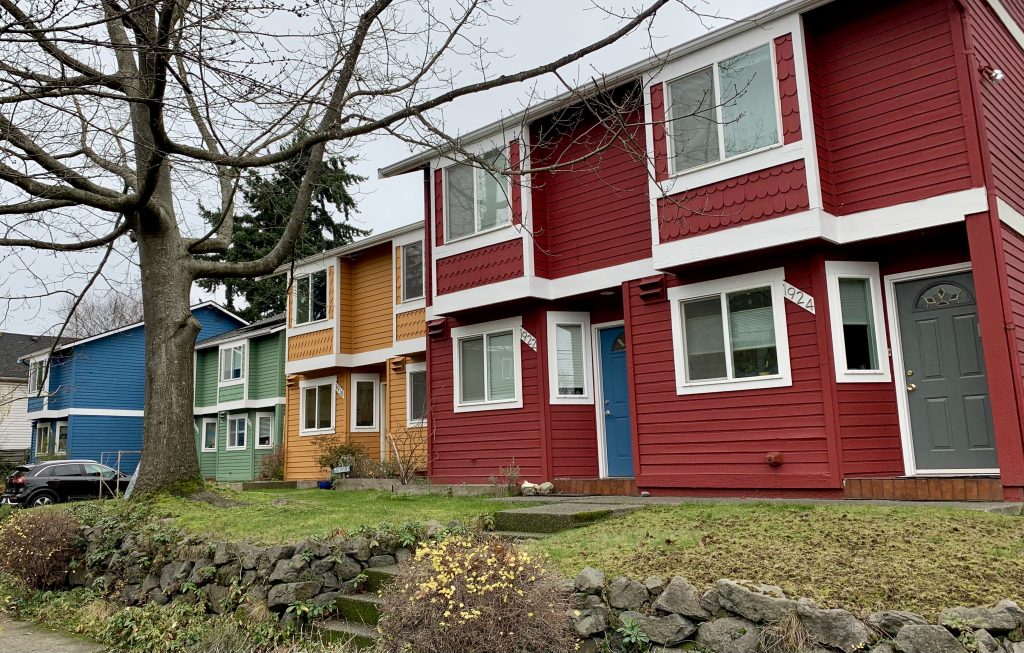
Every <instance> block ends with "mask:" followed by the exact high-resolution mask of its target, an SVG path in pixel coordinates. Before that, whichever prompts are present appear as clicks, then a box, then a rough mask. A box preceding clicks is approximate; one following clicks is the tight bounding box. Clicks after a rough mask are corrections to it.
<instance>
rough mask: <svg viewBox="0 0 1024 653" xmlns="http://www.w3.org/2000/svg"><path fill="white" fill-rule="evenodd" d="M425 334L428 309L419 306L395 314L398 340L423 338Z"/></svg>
mask: <svg viewBox="0 0 1024 653" xmlns="http://www.w3.org/2000/svg"><path fill="white" fill-rule="evenodd" d="M425 335H427V312H426V309H422V308H418V309H416V310H414V311H407V312H405V313H399V314H398V315H396V316H395V338H396V340H409V339H411V338H422V337H423V336H425Z"/></svg>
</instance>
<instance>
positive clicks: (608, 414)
mask: <svg viewBox="0 0 1024 653" xmlns="http://www.w3.org/2000/svg"><path fill="white" fill-rule="evenodd" d="M604 414H605V416H606V417H608V416H610V415H611V414H612V411H610V410H608V409H607V408H606V409H605V411H604Z"/></svg>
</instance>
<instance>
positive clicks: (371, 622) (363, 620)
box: [334, 593, 382, 626]
mask: <svg viewBox="0 0 1024 653" xmlns="http://www.w3.org/2000/svg"><path fill="white" fill-rule="evenodd" d="M381 601H382V599H381V598H380V596H378V595H377V594H376V593H374V594H346V595H342V596H339V597H338V599H337V601H336V602H335V604H334V605H335V607H336V608H337V612H338V616H339V617H342V618H343V619H345V620H348V621H351V622H353V623H356V624H366V625H368V626H376V625H377V621H378V620H379V619H380V604H381Z"/></svg>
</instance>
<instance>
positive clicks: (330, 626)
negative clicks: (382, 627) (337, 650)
mask: <svg viewBox="0 0 1024 653" xmlns="http://www.w3.org/2000/svg"><path fill="white" fill-rule="evenodd" d="M313 632H314V633H315V634H318V635H320V636H321V637H322V638H323V639H324V640H326V641H330V642H338V643H345V644H351V645H352V646H354V647H356V648H373V647H374V646H375V645H376V644H377V639H378V637H379V635H378V634H377V629H376V627H374V626H367V625H365V624H357V623H353V622H351V621H341V620H336V619H332V620H327V621H318V622H316V623H314V624H313Z"/></svg>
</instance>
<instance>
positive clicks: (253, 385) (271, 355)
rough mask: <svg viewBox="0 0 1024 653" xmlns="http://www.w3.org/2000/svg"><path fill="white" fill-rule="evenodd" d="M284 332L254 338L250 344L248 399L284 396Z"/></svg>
mask: <svg viewBox="0 0 1024 653" xmlns="http://www.w3.org/2000/svg"><path fill="white" fill-rule="evenodd" d="M283 341H284V331H278V332H277V333H272V334H270V335H267V336H263V337H260V338H254V339H252V340H250V341H249V343H250V349H251V354H250V377H249V399H268V398H272V397H282V396H284V360H283V357H282V353H283V351H282V343H283Z"/></svg>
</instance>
